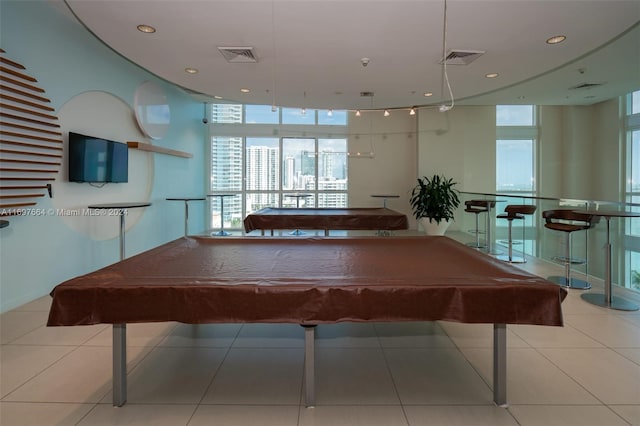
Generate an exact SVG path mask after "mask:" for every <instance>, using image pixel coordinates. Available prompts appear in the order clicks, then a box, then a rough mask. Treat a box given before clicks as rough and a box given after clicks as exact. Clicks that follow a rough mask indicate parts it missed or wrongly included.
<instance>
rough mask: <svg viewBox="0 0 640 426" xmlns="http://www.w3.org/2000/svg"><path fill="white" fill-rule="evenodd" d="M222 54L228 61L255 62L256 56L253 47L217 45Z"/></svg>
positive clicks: (256, 60)
mask: <svg viewBox="0 0 640 426" xmlns="http://www.w3.org/2000/svg"><path fill="white" fill-rule="evenodd" d="M218 50H219V51H220V53H222V56H224V58H225V59H226V60H227V62H230V63H255V62H258V58H257V57H256V55H255V54H254V52H253V47H218Z"/></svg>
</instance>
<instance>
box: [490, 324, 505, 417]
mask: <svg viewBox="0 0 640 426" xmlns="http://www.w3.org/2000/svg"><path fill="white" fill-rule="evenodd" d="M493 402H495V403H496V405H497V406H499V407H507V406H508V404H507V325H506V324H493Z"/></svg>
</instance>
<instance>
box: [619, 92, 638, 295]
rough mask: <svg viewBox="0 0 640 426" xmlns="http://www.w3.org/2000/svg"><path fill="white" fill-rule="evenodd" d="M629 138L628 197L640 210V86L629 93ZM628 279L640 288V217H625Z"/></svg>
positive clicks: (626, 271)
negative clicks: (637, 89)
mask: <svg viewBox="0 0 640 426" xmlns="http://www.w3.org/2000/svg"><path fill="white" fill-rule="evenodd" d="M624 110H625V120H624V126H625V129H624V133H625V139H626V167H625V171H626V173H625V177H626V185H625V200H626V202H627V203H630V204H635V205H636V206H634V207H632V208H633V210H634V211H640V90H639V91H636V92H633V93H630V94H628V95H627V96H626V98H625V102H624ZM624 241H625V243H624V249H625V255H624V265H623V268H624V271H625V274H624V276H625V279H624V282H625V283H626V285H627V286H629V287H631V288H634V289H636V290H640V220H638V219H627V220H626V221H625V240H624Z"/></svg>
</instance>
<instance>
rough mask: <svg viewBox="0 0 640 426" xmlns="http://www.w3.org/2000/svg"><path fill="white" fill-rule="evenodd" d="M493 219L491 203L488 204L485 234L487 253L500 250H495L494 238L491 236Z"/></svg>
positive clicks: (494, 252)
mask: <svg viewBox="0 0 640 426" xmlns="http://www.w3.org/2000/svg"><path fill="white" fill-rule="evenodd" d="M491 220H492V216H491V204H490V203H489V204H487V225H486V228H487V229H486V231H485V236H486V238H487V241H486V249H487V253H489V254H498V252H496V251H494V250H493V240H492V237H491Z"/></svg>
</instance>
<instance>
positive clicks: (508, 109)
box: [496, 105, 535, 126]
mask: <svg viewBox="0 0 640 426" xmlns="http://www.w3.org/2000/svg"><path fill="white" fill-rule="evenodd" d="M534 124H535V117H534V108H533V105H497V106H496V125H497V126H533V125H534Z"/></svg>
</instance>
